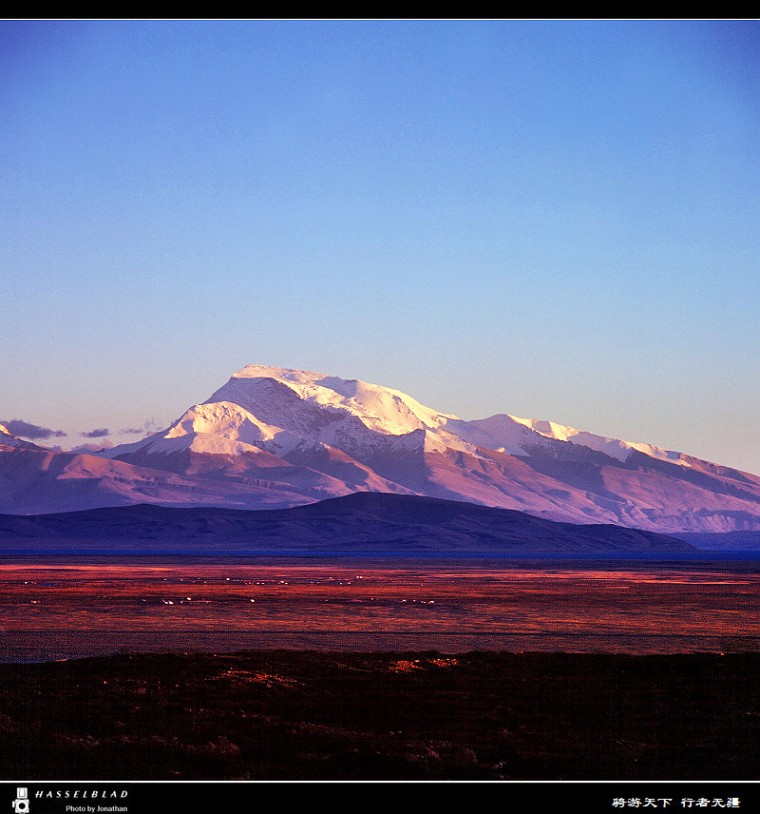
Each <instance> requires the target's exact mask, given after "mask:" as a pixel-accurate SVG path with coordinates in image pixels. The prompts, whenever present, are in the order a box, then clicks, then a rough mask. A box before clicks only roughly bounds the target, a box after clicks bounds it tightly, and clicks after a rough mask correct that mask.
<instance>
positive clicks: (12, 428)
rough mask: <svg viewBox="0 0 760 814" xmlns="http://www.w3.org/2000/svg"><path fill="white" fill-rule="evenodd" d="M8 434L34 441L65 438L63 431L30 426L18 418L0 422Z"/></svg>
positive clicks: (35, 425) (34, 425)
mask: <svg viewBox="0 0 760 814" xmlns="http://www.w3.org/2000/svg"><path fill="white" fill-rule="evenodd" d="M0 424H2V425H3V426H4V427H6V428H7V430H8V432H10V433H12V434H13V435H18V436H20V437H21V438H29V439H30V440H32V441H36V440H39V439H42V438H65V437H66V433H65V432H64V431H63V430H51V429H50V427H41V426H40V425H39V424H31V423H30V422H29V421H23V420H22V419H20V418H12V419H10V420H9V421H0Z"/></svg>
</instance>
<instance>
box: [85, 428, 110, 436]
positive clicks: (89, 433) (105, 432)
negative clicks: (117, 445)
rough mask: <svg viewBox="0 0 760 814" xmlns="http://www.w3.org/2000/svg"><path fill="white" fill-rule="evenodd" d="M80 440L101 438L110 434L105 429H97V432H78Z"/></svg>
mask: <svg viewBox="0 0 760 814" xmlns="http://www.w3.org/2000/svg"><path fill="white" fill-rule="evenodd" d="M79 434H80V435H81V436H82V438H103V437H104V436H106V435H110V434H111V430H109V429H107V428H106V427H99V428H98V429H97V430H90V431H89V432H80V433H79Z"/></svg>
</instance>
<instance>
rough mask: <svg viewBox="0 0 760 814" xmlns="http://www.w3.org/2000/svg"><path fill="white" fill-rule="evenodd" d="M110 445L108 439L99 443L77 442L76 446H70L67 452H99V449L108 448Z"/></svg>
mask: <svg viewBox="0 0 760 814" xmlns="http://www.w3.org/2000/svg"><path fill="white" fill-rule="evenodd" d="M80 434H81V433H80ZM112 446H113V444H112V443H111V442H110V441H108V440H105V441H102V442H101V443H99V444H92V443H90V444H79V445H78V446H76V447H72V448H71V449H70V450H69V452H100V451H101V450H104V449H108V448H109V447H112Z"/></svg>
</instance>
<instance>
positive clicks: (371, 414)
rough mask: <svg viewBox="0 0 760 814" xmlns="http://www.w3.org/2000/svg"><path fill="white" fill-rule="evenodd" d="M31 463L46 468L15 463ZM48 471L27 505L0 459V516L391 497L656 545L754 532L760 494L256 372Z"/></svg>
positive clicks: (316, 379) (715, 475)
mask: <svg viewBox="0 0 760 814" xmlns="http://www.w3.org/2000/svg"><path fill="white" fill-rule="evenodd" d="M3 437H4V436H0V443H2V438H3ZM32 446H33V445H32ZM37 449H39V448H37ZM14 451H15V452H17V453H18V452H22V451H25V452H28V453H30V454H31V453H33V452H34V451H33V450H18V449H16V450H14ZM40 454H42V455H45V454H48V455H53V453H49V452H48V453H45V452H44V451H42V450H39V453H38V454H37V456H34V455H31V457H29V456H27V458H28V460H30V461H31V460H32V458H34V459H35V460H37V458H39V455H40ZM61 455H63V456H65V455H68V459H65V458H64V460H61V459H60V456H61ZM58 456H59V458H58V459H57V461H56V463H55V465H53V464H52V463H48V464H45V465H43V464H42V463H40V462H39V461H38V463H37V464H35V465H34V466H32V468H33V469H36V468H39V475H40V477H41V478H42V480H44V481H45V489H40V490H38V492H37V493H35V492H34V490H30V489H26V490H18V489H15V490H14V488H13V483H12V479H9V478H7V477H6V478H3V472H4V469H3V462H2V459H1V458H0V511H5V512H11V513H13V512H15V513H32V512H37V511H54V510H55V511H61V510H65V509H66V508H67V507H68V508H88V507H90V506H92V505H99V506H107V505H121V504H123V503H129V502H153V503H160V504H162V505H174V506H179V505H195V506H203V505H206V506H225V507H231V508H281V507H287V506H295V505H300V504H305V503H311V502H314V501H317V500H321V499H325V498H330V497H338V496H341V495H346V494H350V493H353V492H390V493H396V494H407V495H422V496H428V497H437V498H445V499H449V500H462V501H469V502H473V503H479V504H483V505H486V506H494V507H501V508H508V509H517V510H520V511H524V512H528V513H530V514H533V515H536V516H541V517H545V518H547V519H552V520H560V521H568V522H575V523H616V524H620V525H625V526H629V527H633V528H641V529H648V530H652V531H661V532H676V531H733V530H747V529H749V530H752V529H758V530H760V478H759V477H757V476H754V475H750V474H748V473H743V472H738V471H737V470H733V469H729V468H726V467H721V466H718V465H717V464H713V463H710V462H707V461H702V460H699V459H697V458H694V457H690V456H688V455H684V454H682V453H679V452H672V451H668V450H663V449H660V448H658V447H654V446H651V445H649V444H642V443H633V442H628V441H622V440H618V439H614V438H606V437H603V436H599V435H594V434H593V433H589V432H585V431H581V430H576V429H574V428H572V427H566V426H563V425H560V424H556V423H554V422H550V421H539V420H535V419H525V418H517V417H515V416H511V415H507V414H499V415H494V416H491V417H489V418H484V419H479V420H474V421H467V420H464V419H461V418H458V417H457V416H454V415H450V414H447V413H441V412H438V411H436V410H434V409H431V408H429V407H426V406H425V405H423V404H421V403H420V402H418V401H416V400H415V399H414V398H412V397H411V396H408V395H406V394H405V393H402V392H400V391H398V390H393V389H391V388H389V387H383V386H380V385H375V384H370V383H367V382H363V381H358V380H356V379H351V380H346V379H341V378H338V377H335V376H328V375H324V374H321V373H314V372H309V371H303V370H291V369H285V368H277V367H268V366H264V365H248V366H246V367H244V368H243V369H242V370H239V371H238V372H237V373H235V374H234V375H233V376H232V377H231V378H230V379H229V381H228V382H227V383H226V384H224V385H223V386H222V387H220V388H219V389H218V390H217V391H216V392H214V393H213V394H212V395H211V396H210V397H209V398H208V399H207V400H206V401H205V402H202V403H199V404H196V405H193V406H192V407H190V408H189V409H187V410H186V411H185V413H184V414H183V415H181V416H180V417H179V418H178V419H177V420H176V421H175V422H174V423H173V424H172V425H171V426H170V427H169V428H168V429H166V430H164V431H161V432H159V433H156V434H154V435H152V436H149V437H148V438H145V439H143V440H141V441H138V442H137V443H134V444H126V445H121V446H117V447H113V448H111V449H108V450H103V451H102V452H100V453H98V454H97V455H87V454H79V455H74V454H73V453H65V454H64V453H59V454H58ZM17 458H18V456H17ZM29 465H31V464H29ZM7 467H8V464H7V462H6V464H5V469H7ZM56 471H59V474H54V473H55V472H56ZM27 477H28V478H29V479H31V480H33V479H34V478H33V476H32V475H31V474H29V473H28V474H27ZM64 480H66V481H68V483H67V484H66V485H65V486H64V485H63V481H64ZM74 481H78V483H74ZM64 492H67V493H68V495H69V498H70V500H69V503H66V497H65V495H64ZM35 494H36V495H37V497H38V498H39V499H37V498H36V497H35ZM3 496H5V497H6V499H5V500H4V501H3V499H2V497H3ZM88 500H89V501H90V502H89V504H88V502H87V501H88ZM109 501H111V502H109ZM38 505H41V506H44V507H45V508H34V507H35V506H38Z"/></svg>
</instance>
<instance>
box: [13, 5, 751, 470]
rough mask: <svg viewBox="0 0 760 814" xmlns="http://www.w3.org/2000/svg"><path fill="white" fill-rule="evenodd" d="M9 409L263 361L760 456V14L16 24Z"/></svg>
mask: <svg viewBox="0 0 760 814" xmlns="http://www.w3.org/2000/svg"><path fill="white" fill-rule="evenodd" d="M0 121H2V126H0V279H1V280H2V290H3V292H4V304H5V309H4V318H3V320H2V334H1V335H2V345H3V352H2V354H0V382H1V384H0V419H3V418H4V419H11V418H16V419H21V420H24V421H27V422H30V423H33V424H36V425H40V426H42V427H47V428H50V429H56V430H60V431H65V432H66V433H67V436H66V437H65V438H61V437H58V438H51V440H50V442H51V443H63V444H64V445H65V446H72V445H75V444H77V443H80V442H81V441H83V440H86V439H83V438H82V437H81V436H80V435H79V433H85V432H91V431H92V430H95V429H98V430H102V429H104V428H105V429H108V430H109V431H110V434H109V436H102V437H108V438H110V439H111V440H113V441H116V440H133V438H134V437H135V436H132V439H129V438H126V437H121V439H120V438H119V437H117V434H116V431H117V430H119V429H124V428H133V429H136V428H140V427H144V425H145V422H147V421H149V420H152V421H155V422H156V423H157V424H160V425H166V424H168V423H169V422H170V421H172V420H173V419H174V418H176V417H177V416H178V415H179V414H180V413H181V412H182V411H183V410H184V409H185V408H186V407H188V406H189V405H191V404H193V403H195V402H198V401H202V400H204V399H205V398H207V397H208V396H209V395H210V394H211V392H212V391H213V390H215V389H216V388H217V387H219V386H220V385H221V384H222V383H223V382H224V381H225V380H226V379H227V378H228V377H229V375H230V374H231V373H232V372H234V371H235V370H237V369H238V368H240V367H242V366H243V365H245V364H247V363H254V362H256V363H263V364H273V365H279V366H285V367H299V368H305V369H310V370H320V371H323V372H325V373H329V374H334V375H339V376H343V377H345V378H362V379H366V380H368V381H374V382H377V383H380V384H386V385H389V386H392V387H396V388H398V389H401V390H404V391H406V392H409V393H410V394H412V395H413V396H415V397H416V398H417V399H419V400H420V401H422V402H424V403H427V404H429V405H431V406H433V407H436V408H438V409H441V410H445V411H449V412H455V413H457V414H459V415H461V416H463V417H465V418H478V417H484V416H486V415H491V414H493V413H496V412H508V413H512V414H514V415H518V416H530V417H535V418H549V419H552V420H554V421H557V422H559V423H564V424H570V425H572V426H576V427H578V428H581V429H586V430H590V431H593V432H598V433H601V434H606V435H612V436H616V437H622V438H626V439H628V440H633V441H646V442H649V443H654V444H657V445H660V446H664V447H667V448H670V449H678V450H680V451H684V452H688V453H692V454H695V455H698V456H700V457H705V458H708V459H710V460H715V461H718V462H720V463H725V464H728V465H733V466H737V467H739V468H743V469H747V470H749V471H754V472H756V473H760V433H758V432H757V429H756V424H757V418H758V415H760V380H759V378H758V371H760V336H759V335H758V334H759V333H760V332H759V331H758V327H759V326H760V320H759V319H758V311H759V309H760V226H759V225H760V162H759V160H758V159H759V157H760V152H759V149H760V140H759V137H760V23H758V22H756V21H320V20H314V21H229V22H227V21H162V22H159V21H28V22H23V21H4V22H3V21H0Z"/></svg>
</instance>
